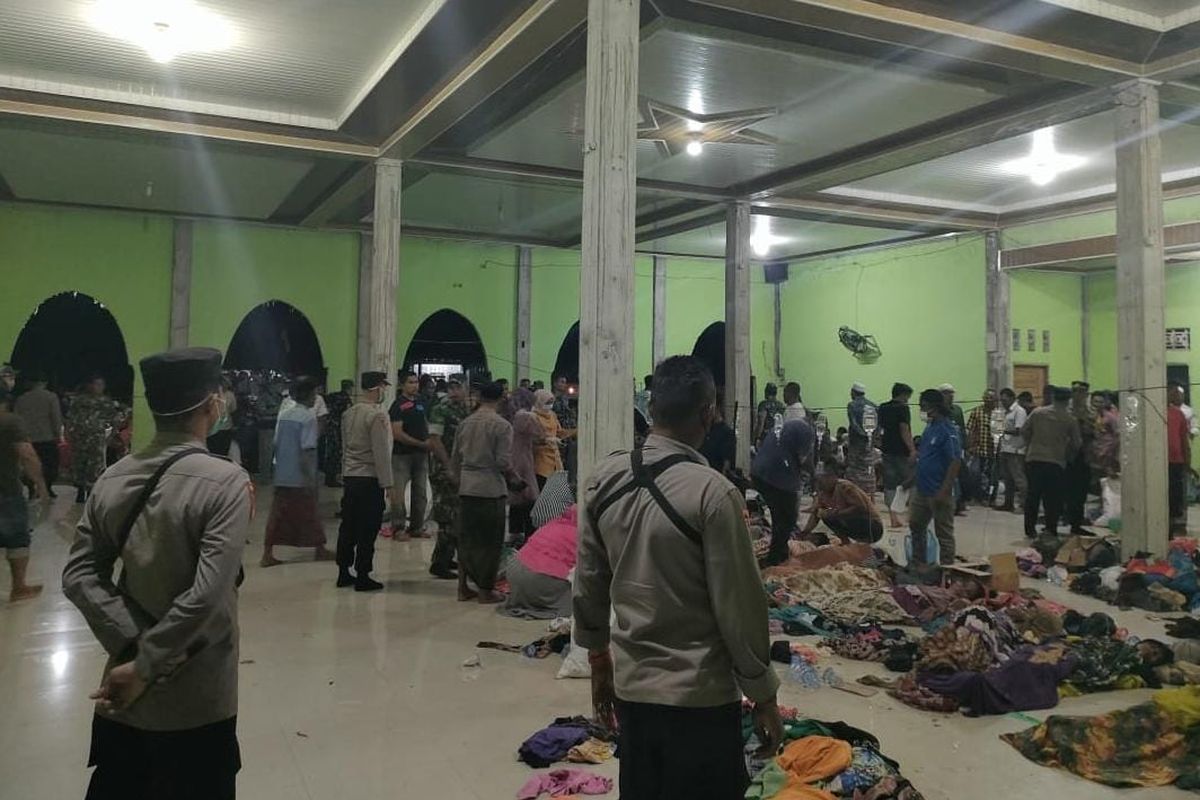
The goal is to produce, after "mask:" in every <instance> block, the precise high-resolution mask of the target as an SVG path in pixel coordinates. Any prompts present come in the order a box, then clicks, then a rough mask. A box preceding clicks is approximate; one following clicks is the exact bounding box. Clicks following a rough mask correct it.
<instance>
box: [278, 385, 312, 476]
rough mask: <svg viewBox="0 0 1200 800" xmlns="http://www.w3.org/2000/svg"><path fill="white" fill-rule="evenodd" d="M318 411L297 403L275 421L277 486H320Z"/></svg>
mask: <svg viewBox="0 0 1200 800" xmlns="http://www.w3.org/2000/svg"><path fill="white" fill-rule="evenodd" d="M317 431H318V428H317V414H316V412H315V411H314V410H313V409H311V408H309V407H308V406H302V405H300V404H299V403H293V404H291V405H290V406H289V407H288V408H286V409H284V410H283V412H282V413H280V415H279V420H278V421H277V422H276V423H275V485H276V486H287V487H292V488H300V487H305V486H316V485H317V437H318V432H317Z"/></svg>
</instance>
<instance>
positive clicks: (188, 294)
mask: <svg viewBox="0 0 1200 800" xmlns="http://www.w3.org/2000/svg"><path fill="white" fill-rule="evenodd" d="M191 324H192V221H191V220H190V219H177V220H175V246H174V249H173V253H172V258H171V330H170V334H169V335H168V337H167V343H168V346H169V347H170V348H171V349H172V350H173V349H175V348H176V347H187V345H188V330H189V329H190V328H191Z"/></svg>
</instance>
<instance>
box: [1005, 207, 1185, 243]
mask: <svg viewBox="0 0 1200 800" xmlns="http://www.w3.org/2000/svg"><path fill="white" fill-rule="evenodd" d="M1163 220H1164V222H1165V223H1166V224H1167V225H1176V224H1178V223H1181V222H1195V221H1196V220H1200V197H1180V198H1177V199H1175V200H1168V201H1166V202H1165V203H1163ZM1116 230H1117V212H1115V211H1098V212H1096V213H1094V214H1081V215H1079V216H1075V217H1063V218H1062V219H1053V220H1049V221H1047V222H1031V223H1029V224H1028V225H1016V226H1014V227H1012V228H1005V229H1004V233H1003V237H1002V242H1003V246H1004V247H1006V248H1010V249H1011V248H1016V247H1031V246H1033V245H1038V244H1049V243H1051V242H1062V241H1070V240H1071V239H1086V238H1088V237H1090V236H1108V235H1110V234H1112V233H1115V232H1116Z"/></svg>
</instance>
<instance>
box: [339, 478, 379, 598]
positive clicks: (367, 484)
mask: <svg viewBox="0 0 1200 800" xmlns="http://www.w3.org/2000/svg"><path fill="white" fill-rule="evenodd" d="M342 483H343V485H344V486H345V488H344V489H343V490H342V524H341V525H340V526H339V527H338V542H337V565H338V569H339V570H341V571H343V572H345V571H346V570H348V569H350V567H354V572H355V574H356V575H357V576H358V577H360V578H365V577H367V576H368V575H370V574H371V570H372V569H374V568H375V537H376V536H378V535H379V526H380V525H382V524H383V489H381V488H380V487H379V481H378V480H376V479H375V478H355V477H347V478H344V479H343V480H342Z"/></svg>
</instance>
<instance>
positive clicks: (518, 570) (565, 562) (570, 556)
mask: <svg viewBox="0 0 1200 800" xmlns="http://www.w3.org/2000/svg"><path fill="white" fill-rule="evenodd" d="M577 524H578V522H577V519H576V516H575V506H574V505H571V506H568V507H567V510H566V511H564V512H563V513H562V515H561V516H559V517H557V518H555V519H552V520H550V521H549V522H548V523H546V524H545V525H543V526H542V527H540V528H538V529H537V530H536V531H534V533H533V535H532V536H530V537H529V538H528V539H527V540H526V541H525V545H524V546H523V547H522V548H521V549H520V550H518V551H517V553H516V555H514V556H513V558H512V559H511V560H510V561H509V562H508V569H507V572H506V576H507V578H508V585H509V595H508V600H507V601H506V602H505V604H504V606H503V609H502V610H503V612H504V613H505V614H508V615H509V616H513V617H526V618H529V619H554V618H555V617H569V616H571V581H570V578H569V575H570V573H571V570H573V569H575V548H576V543H577V542H578V541H579V538H578V527H577Z"/></svg>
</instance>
